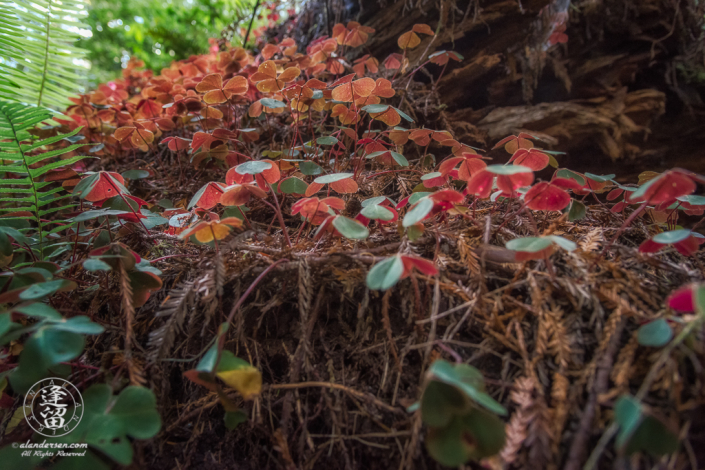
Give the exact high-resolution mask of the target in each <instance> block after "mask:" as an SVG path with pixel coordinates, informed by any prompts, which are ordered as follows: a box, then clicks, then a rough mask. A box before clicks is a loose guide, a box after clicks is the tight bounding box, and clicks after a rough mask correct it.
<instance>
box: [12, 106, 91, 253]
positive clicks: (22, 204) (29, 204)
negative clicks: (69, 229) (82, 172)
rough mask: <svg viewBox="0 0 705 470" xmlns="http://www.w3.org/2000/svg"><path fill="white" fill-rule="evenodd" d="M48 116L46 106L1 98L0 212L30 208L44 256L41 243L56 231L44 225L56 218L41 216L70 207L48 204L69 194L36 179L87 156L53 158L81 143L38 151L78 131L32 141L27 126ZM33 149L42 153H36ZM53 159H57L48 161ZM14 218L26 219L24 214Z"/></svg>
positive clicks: (49, 183)
mask: <svg viewBox="0 0 705 470" xmlns="http://www.w3.org/2000/svg"><path fill="white" fill-rule="evenodd" d="M51 117H52V113H51V111H49V110H47V109H45V108H38V107H34V106H28V105H25V104H21V103H9V102H6V101H0V139H2V140H4V141H5V142H2V143H1V144H0V173H2V174H3V178H2V179H0V204H1V205H2V207H0V213H2V212H21V211H29V212H31V213H32V214H33V220H34V222H35V223H36V228H37V230H38V237H39V242H38V247H39V253H40V257H43V243H44V241H45V238H46V236H47V235H50V234H53V233H56V232H57V231H59V230H56V229H51V230H50V229H49V227H47V225H49V224H50V223H52V222H56V221H45V220H43V219H42V218H43V217H45V216H46V215H48V214H52V213H55V212H58V211H60V210H62V209H66V208H70V207H73V206H72V205H64V206H62V207H48V206H49V205H50V204H52V203H55V202H58V201H61V200H63V199H65V198H67V197H69V196H70V195H68V194H64V195H60V194H59V193H60V192H61V191H63V188H62V187H61V186H59V187H53V186H52V183H51V182H48V181H38V180H37V179H38V178H39V177H41V176H43V175H44V174H46V173H47V172H48V171H51V170H53V169H56V168H61V167H65V166H69V165H72V164H74V163H76V162H78V161H79V160H82V159H84V158H88V157H87V156H85V155H77V156H73V157H70V158H67V159H65V160H59V159H56V157H60V156H61V155H64V154H66V153H69V152H73V151H74V150H76V149H78V148H80V147H81V144H73V145H69V146H67V147H62V148H57V149H52V150H47V151H45V152H41V149H42V148H43V147H46V146H47V145H52V144H56V143H57V142H59V141H60V140H62V139H64V138H66V137H70V136H72V135H74V134H76V133H77V132H78V131H79V130H80V129H77V130H75V131H74V132H71V133H69V134H62V135H58V136H56V137H49V138H47V139H43V140H36V141H33V136H32V135H31V134H30V133H29V129H32V128H34V127H35V126H36V125H37V124H39V123H41V122H42V121H45V120H48V119H50V118H51ZM36 152H41V153H38V154H35V153H36ZM52 159H56V161H51V160H52ZM11 218H12V217H10V219H11ZM16 218H22V219H26V217H25V216H18V217H16ZM63 228H66V226H62V227H61V229H63Z"/></svg>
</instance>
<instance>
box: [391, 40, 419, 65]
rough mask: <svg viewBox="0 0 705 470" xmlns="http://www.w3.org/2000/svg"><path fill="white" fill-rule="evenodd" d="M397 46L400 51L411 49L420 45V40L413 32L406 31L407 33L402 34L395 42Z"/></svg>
mask: <svg viewBox="0 0 705 470" xmlns="http://www.w3.org/2000/svg"><path fill="white" fill-rule="evenodd" d="M397 44H398V45H399V47H400V48H402V49H413V48H414V47H416V46H418V45H419V44H421V38H419V37H418V35H417V34H416V33H415V32H413V31H408V32H406V33H404V34H402V35H401V36H399V39H398V40H397ZM397 68H398V67H397Z"/></svg>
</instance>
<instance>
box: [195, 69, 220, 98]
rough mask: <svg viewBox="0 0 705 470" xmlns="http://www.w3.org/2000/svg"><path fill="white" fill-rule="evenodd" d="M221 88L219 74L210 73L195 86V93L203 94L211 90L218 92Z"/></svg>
mask: <svg viewBox="0 0 705 470" xmlns="http://www.w3.org/2000/svg"><path fill="white" fill-rule="evenodd" d="M222 87H223V77H222V76H221V75H220V74H219V73H212V74H210V75H206V76H205V77H203V80H201V81H200V82H199V83H198V85H196V91H198V92H200V93H204V92H206V91H211V90H220V89H221V88H222Z"/></svg>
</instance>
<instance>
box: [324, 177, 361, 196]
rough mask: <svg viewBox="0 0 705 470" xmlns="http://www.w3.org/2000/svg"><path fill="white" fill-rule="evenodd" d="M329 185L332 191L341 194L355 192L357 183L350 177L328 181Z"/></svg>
mask: <svg viewBox="0 0 705 470" xmlns="http://www.w3.org/2000/svg"><path fill="white" fill-rule="evenodd" d="M330 187H331V189H333V191H335V192H338V193H341V194H349V193H356V192H357V190H358V186H357V183H356V182H355V180H353V179H352V178H346V179H344V180H340V181H334V182H333V183H330Z"/></svg>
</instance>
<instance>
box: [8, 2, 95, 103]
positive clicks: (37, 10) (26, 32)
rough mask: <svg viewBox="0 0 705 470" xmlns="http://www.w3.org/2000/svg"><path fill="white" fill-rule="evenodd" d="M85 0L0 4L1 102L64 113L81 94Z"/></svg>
mask: <svg viewBox="0 0 705 470" xmlns="http://www.w3.org/2000/svg"><path fill="white" fill-rule="evenodd" d="M87 6H88V3H87V2H86V1H85V0H32V1H28V0H12V1H10V0H0V58H2V60H0V99H10V100H16V101H22V102H25V103H29V104H34V105H36V106H37V107H42V106H44V107H53V108H56V109H64V108H66V106H67V105H70V104H71V102H70V101H69V99H68V96H70V95H71V94H75V93H77V92H79V91H81V87H80V83H81V82H82V81H84V80H85V69H84V73H83V74H80V73H78V71H80V70H81V68H82V67H80V66H79V65H77V64H80V61H81V60H82V59H83V57H84V55H85V53H86V51H85V50H83V49H79V48H77V47H74V43H75V42H76V41H77V40H78V39H80V38H81V35H80V33H79V32H80V31H82V30H85V31H87V30H88V27H87V26H86V25H84V24H83V23H81V22H80V19H81V18H83V17H85V15H86V11H87V8H86V7H87Z"/></svg>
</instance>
